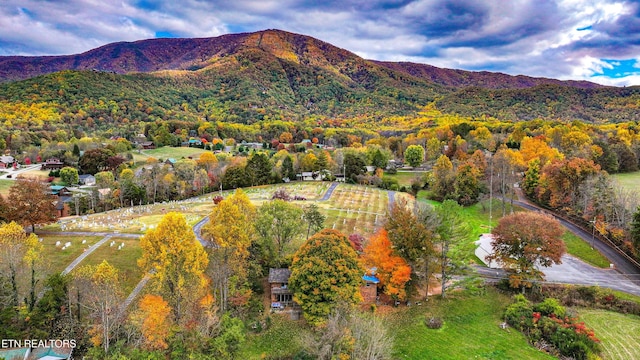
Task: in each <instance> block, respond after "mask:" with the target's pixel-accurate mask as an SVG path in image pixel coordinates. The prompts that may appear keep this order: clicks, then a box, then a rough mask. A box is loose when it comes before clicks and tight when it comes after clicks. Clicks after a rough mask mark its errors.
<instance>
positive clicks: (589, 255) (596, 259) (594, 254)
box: [562, 231, 610, 268]
mask: <svg viewBox="0 0 640 360" xmlns="http://www.w3.org/2000/svg"><path fill="white" fill-rule="evenodd" d="M562 240H564V243H565V245H566V246H567V253H569V254H571V255H573V256H575V257H577V258H578V259H580V260H582V261H584V262H586V263H588V264H591V265H593V266H597V267H600V268H609V263H610V262H609V260H608V259H607V258H606V257H605V256H604V255H602V254H601V253H600V252H599V251H598V250H596V249H594V248H592V247H591V245H590V244H589V243H587V242H585V241H584V240H582V238H580V237H579V236H576V235H575V234H574V233H572V232H570V231H565V233H564V235H563V236H562Z"/></svg>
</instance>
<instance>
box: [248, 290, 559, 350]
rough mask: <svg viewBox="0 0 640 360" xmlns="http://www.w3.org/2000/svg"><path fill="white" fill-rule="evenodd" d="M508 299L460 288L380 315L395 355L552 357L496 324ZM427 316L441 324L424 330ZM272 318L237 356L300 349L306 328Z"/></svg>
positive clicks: (384, 309) (387, 309)
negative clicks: (427, 300)
mask: <svg viewBox="0 0 640 360" xmlns="http://www.w3.org/2000/svg"><path fill="white" fill-rule="evenodd" d="M510 301H511V300H510V298H509V297H507V296H505V295H501V294H499V293H497V292H496V291H495V290H492V289H489V290H488V291H487V292H486V293H485V294H483V295H468V294H464V293H461V292H458V293H454V294H452V296H450V298H448V299H445V300H441V299H439V298H434V299H432V300H430V301H429V302H428V303H424V304H423V305H420V306H412V307H406V306H401V307H398V308H393V307H388V306H384V307H382V306H381V307H379V308H378V314H379V315H380V316H382V317H383V318H384V319H385V323H386V324H387V326H388V332H389V334H390V335H391V336H392V337H393V339H394V346H393V358H394V359H416V360H422V359H553V357H551V356H548V355H546V354H545V353H543V352H540V351H538V350H537V349H535V348H534V347H532V346H530V345H529V344H528V343H527V341H526V339H525V337H524V336H523V335H522V334H520V333H519V332H517V331H514V330H513V329H506V330H503V329H501V328H500V326H499V325H500V323H501V322H502V321H503V320H502V319H501V316H502V313H503V310H504V307H505V306H506V305H507V304H508V303H509V302H510ZM431 316H437V317H441V318H442V319H443V320H444V326H443V327H442V328H441V329H439V330H432V329H429V328H427V326H426V325H425V319H427V318H430V317H431ZM272 319H273V320H272V326H271V328H269V329H268V330H266V331H265V332H263V333H260V334H256V335H249V336H248V338H247V342H246V343H245V344H243V346H242V347H241V348H242V350H241V352H240V353H239V356H238V358H241V359H264V358H270V359H280V358H291V357H293V355H295V354H296V353H297V352H298V351H299V350H300V349H301V348H302V344H301V339H302V338H303V336H304V334H306V333H308V332H309V330H308V329H307V328H306V327H305V326H303V325H302V324H301V323H300V322H299V321H292V320H288V319H286V318H280V317H273V318H272ZM267 355H268V357H267Z"/></svg>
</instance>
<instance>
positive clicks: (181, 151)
mask: <svg viewBox="0 0 640 360" xmlns="http://www.w3.org/2000/svg"><path fill="white" fill-rule="evenodd" d="M203 152H210V151H208V150H204V149H200V148H193V147H170V146H163V147H160V148H157V149H148V150H131V151H130V153H131V155H133V161H134V163H136V164H141V163H144V162H145V161H147V159H148V158H154V159H157V160H167V159H170V158H172V159H176V160H180V159H182V158H193V159H198V158H199V157H200V154H202V153H203Z"/></svg>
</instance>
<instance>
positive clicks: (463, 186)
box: [453, 163, 480, 206]
mask: <svg viewBox="0 0 640 360" xmlns="http://www.w3.org/2000/svg"><path fill="white" fill-rule="evenodd" d="M453 189H454V196H455V198H456V200H457V201H458V203H459V204H460V205H463V206H469V205H473V204H475V203H477V202H478V197H479V196H480V171H479V170H478V168H477V167H475V166H474V165H473V164H470V163H465V164H462V165H460V166H459V167H458V170H457V172H456V177H455V180H454V182H453Z"/></svg>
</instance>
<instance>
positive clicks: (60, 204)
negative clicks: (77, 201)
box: [55, 196, 73, 218]
mask: <svg viewBox="0 0 640 360" xmlns="http://www.w3.org/2000/svg"><path fill="white" fill-rule="evenodd" d="M72 199H73V197H71V196H61V197H60V198H59V199H58V201H56V204H55V207H56V216H57V217H59V218H61V217H65V216H69V209H70V207H69V203H70V202H71V200H72Z"/></svg>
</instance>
